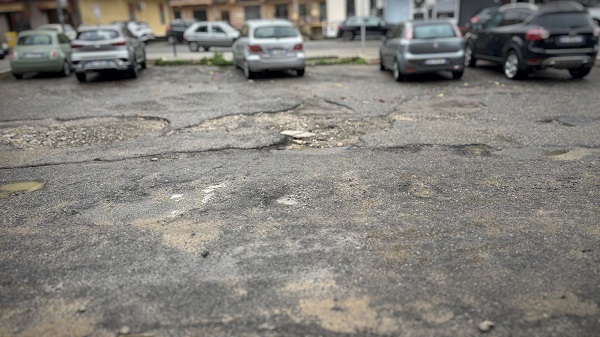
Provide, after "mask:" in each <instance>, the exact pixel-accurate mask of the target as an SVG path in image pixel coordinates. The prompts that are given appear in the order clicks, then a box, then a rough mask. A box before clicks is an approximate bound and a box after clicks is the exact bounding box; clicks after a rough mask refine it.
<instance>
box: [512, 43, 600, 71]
mask: <svg viewBox="0 0 600 337" xmlns="http://www.w3.org/2000/svg"><path fill="white" fill-rule="evenodd" d="M597 55H598V47H597V46H595V47H594V48H580V49H575V48H573V49H537V48H529V49H528V50H527V52H526V53H525V55H524V57H523V58H524V61H525V62H523V63H524V64H525V65H526V66H527V67H528V68H535V69H547V68H555V69H573V68H579V67H588V68H589V67H592V66H593V65H594V62H595V61H596V56H597Z"/></svg>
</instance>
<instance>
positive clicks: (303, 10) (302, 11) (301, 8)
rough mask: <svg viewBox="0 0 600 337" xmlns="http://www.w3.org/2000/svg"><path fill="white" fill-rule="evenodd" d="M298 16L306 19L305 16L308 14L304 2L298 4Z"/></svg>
mask: <svg viewBox="0 0 600 337" xmlns="http://www.w3.org/2000/svg"><path fill="white" fill-rule="evenodd" d="M298 16H299V17H300V18H301V19H306V17H307V16H308V11H307V10H306V5H305V4H301V5H298Z"/></svg>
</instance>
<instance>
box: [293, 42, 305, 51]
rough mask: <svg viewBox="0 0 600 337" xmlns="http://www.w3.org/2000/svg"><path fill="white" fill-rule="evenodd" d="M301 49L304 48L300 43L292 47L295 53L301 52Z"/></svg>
mask: <svg viewBox="0 0 600 337" xmlns="http://www.w3.org/2000/svg"><path fill="white" fill-rule="evenodd" d="M303 49H304V47H303V46H302V43H298V44H296V45H295V46H294V50H295V51H302V50H303Z"/></svg>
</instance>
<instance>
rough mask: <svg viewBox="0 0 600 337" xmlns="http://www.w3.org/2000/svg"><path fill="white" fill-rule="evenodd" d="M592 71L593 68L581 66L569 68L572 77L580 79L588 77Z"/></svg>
mask: <svg viewBox="0 0 600 337" xmlns="http://www.w3.org/2000/svg"><path fill="white" fill-rule="evenodd" d="M590 71H592V68H585V67H581V68H575V69H569V74H571V77H573V78H574V79H580V78H584V77H586V76H587V75H588V74H589V73H590Z"/></svg>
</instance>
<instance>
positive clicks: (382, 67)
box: [379, 55, 385, 71]
mask: <svg viewBox="0 0 600 337" xmlns="http://www.w3.org/2000/svg"><path fill="white" fill-rule="evenodd" d="M379 70H381V71H385V66H384V65H383V57H381V55H379Z"/></svg>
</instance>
